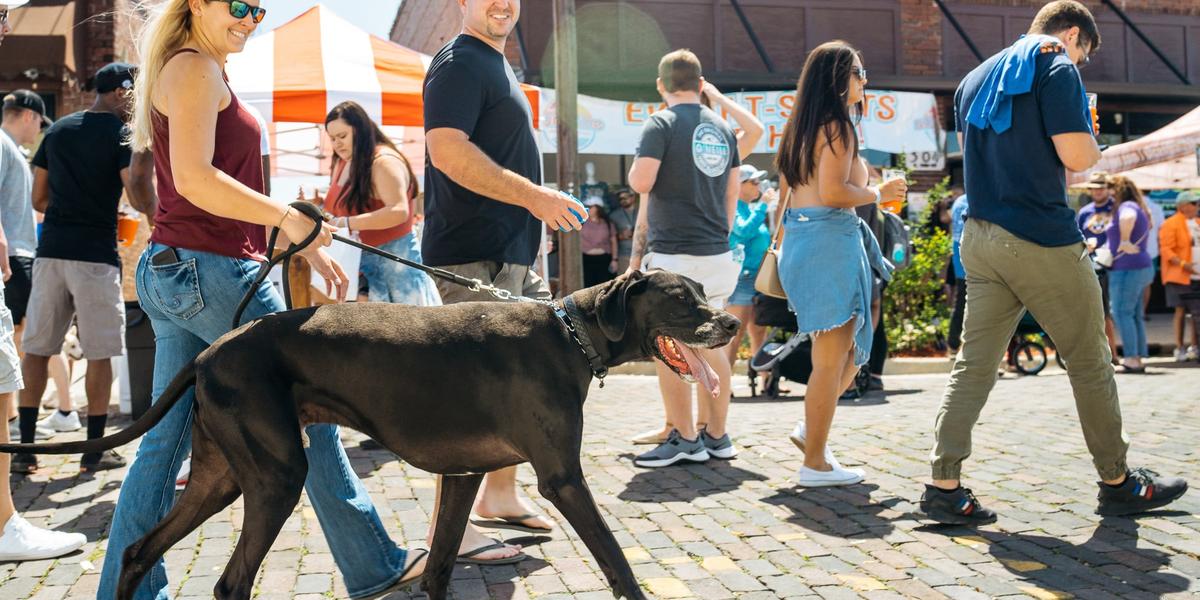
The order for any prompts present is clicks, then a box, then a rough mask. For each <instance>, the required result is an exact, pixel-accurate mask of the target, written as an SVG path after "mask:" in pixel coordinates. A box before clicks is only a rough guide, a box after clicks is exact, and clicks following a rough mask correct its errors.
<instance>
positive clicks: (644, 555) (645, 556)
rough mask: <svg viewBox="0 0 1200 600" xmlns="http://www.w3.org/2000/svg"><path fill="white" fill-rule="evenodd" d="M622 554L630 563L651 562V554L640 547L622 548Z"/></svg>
mask: <svg viewBox="0 0 1200 600" xmlns="http://www.w3.org/2000/svg"><path fill="white" fill-rule="evenodd" d="M621 552H622V553H624V554H625V560H628V561H629V562H639V561H644V560H650V553H649V552H646V550H645V549H644V548H641V547H638V546H634V547H631V548H622V549H621Z"/></svg>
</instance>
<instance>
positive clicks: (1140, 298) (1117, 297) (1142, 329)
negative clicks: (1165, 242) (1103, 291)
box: [1108, 267, 1154, 358]
mask: <svg viewBox="0 0 1200 600" xmlns="http://www.w3.org/2000/svg"><path fill="white" fill-rule="evenodd" d="M1153 281H1154V267H1146V268H1144V269H1130V270H1122V271H1109V272H1108V293H1109V297H1110V299H1111V302H1112V316H1113V322H1114V323H1115V324H1116V326H1117V331H1118V332H1120V334H1121V348H1122V352H1121V353H1122V355H1123V356H1125V358H1133V357H1135V356H1137V357H1142V358H1145V357H1147V356H1150V349H1149V347H1147V344H1146V302H1145V298H1146V296H1145V292H1146V286H1148V285H1150V284H1151V283H1152V282H1153Z"/></svg>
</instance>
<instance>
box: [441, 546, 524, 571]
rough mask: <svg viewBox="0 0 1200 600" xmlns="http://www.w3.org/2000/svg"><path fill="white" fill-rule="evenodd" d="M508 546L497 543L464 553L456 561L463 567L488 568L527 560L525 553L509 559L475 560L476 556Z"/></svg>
mask: <svg viewBox="0 0 1200 600" xmlns="http://www.w3.org/2000/svg"><path fill="white" fill-rule="evenodd" d="M507 545H508V544H505V543H502V542H496V543H494V544H488V545H486V546H480V547H478V548H476V549H474V550H471V551H470V552H464V553H462V554H459V555H458V558H457V559H456V560H457V562H458V563H459V564H462V565H481V566H488V565H511V564H515V563H519V562H521V561H523V560H525V559H526V558H527V557H526V556H525V553H524V552H518V553H517V554H516V555H515V556H509V557H508V558H473V557H474V556H476V555H478V554H483V553H484V552H487V551H488V550H496V549H499V548H503V547H505V546H507Z"/></svg>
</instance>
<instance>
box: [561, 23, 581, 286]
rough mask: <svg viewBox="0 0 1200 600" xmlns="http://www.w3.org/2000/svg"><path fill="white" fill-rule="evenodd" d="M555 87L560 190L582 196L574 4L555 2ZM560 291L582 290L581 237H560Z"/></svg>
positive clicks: (568, 234) (564, 235)
mask: <svg viewBox="0 0 1200 600" xmlns="http://www.w3.org/2000/svg"><path fill="white" fill-rule="evenodd" d="M554 87H555V92H556V95H557V98H558V109H557V110H556V111H555V112H556V114H557V119H558V123H557V124H558V189H560V190H562V191H564V192H567V193H570V194H573V195H578V194H579V188H578V186H577V185H576V183H577V178H578V171H579V168H578V162H579V131H578V123H579V118H578V105H577V97H576V96H577V95H578V93H579V73H578V61H577V60H576V47H575V0H554ZM558 243H559V246H558V290H559V293H560V294H561V295H564V296H565V295H567V294H570V293H571V292H574V291H576V290H578V289H580V288H582V287H583V256H582V254H581V252H580V245H579V233H577V232H572V233H560V234H559V236H558Z"/></svg>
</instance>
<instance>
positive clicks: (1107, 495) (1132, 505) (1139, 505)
mask: <svg viewBox="0 0 1200 600" xmlns="http://www.w3.org/2000/svg"><path fill="white" fill-rule="evenodd" d="M1099 485H1100V493H1099V494H1097V495H1096V499H1097V500H1099V501H1100V505H1099V506H1097V507H1096V514H1098V515H1104V516H1106V517H1114V516H1122V515H1133V514H1137V513H1141V512H1146V511H1148V510H1154V509H1156V508H1160V507H1163V506H1166V505H1168V504H1170V503H1172V502H1174V501H1175V500H1177V499H1179V497H1180V496H1182V495H1183V493H1184V492H1186V491H1187V488H1188V484H1187V482H1186V481H1184V480H1183V479H1181V478H1179V477H1163V476H1162V475H1159V474H1158V473H1155V472H1154V471H1151V470H1150V469H1145V468H1141V469H1134V470H1132V471H1130V472H1129V473H1128V474H1126V475H1125V482H1124V483H1122V484H1121V485H1119V486H1117V487H1112V486H1110V485H1108V484H1106V483H1104V482H1103V481H1101V482H1100V483H1099Z"/></svg>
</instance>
